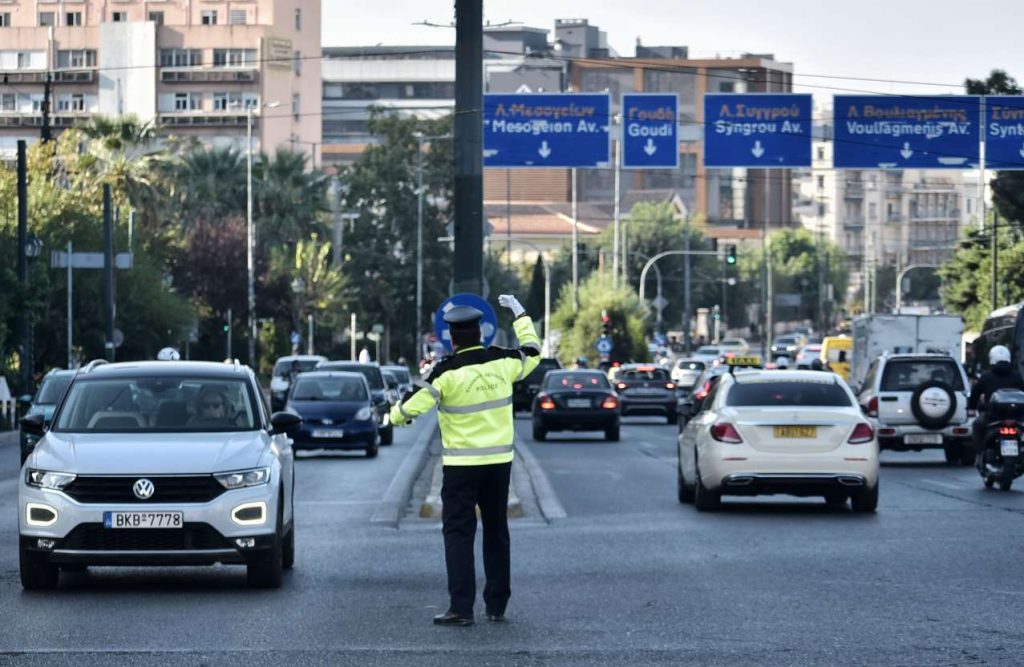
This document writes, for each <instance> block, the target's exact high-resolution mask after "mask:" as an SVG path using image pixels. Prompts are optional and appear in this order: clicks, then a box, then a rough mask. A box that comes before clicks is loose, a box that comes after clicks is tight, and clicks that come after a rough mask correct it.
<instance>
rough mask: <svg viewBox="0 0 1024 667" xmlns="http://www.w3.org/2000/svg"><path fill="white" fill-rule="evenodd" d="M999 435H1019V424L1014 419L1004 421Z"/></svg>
mask: <svg viewBox="0 0 1024 667" xmlns="http://www.w3.org/2000/svg"><path fill="white" fill-rule="evenodd" d="M999 435H1017V424H1016V422H1012V421H1009V420H1007V421H1004V422H1003V423H1002V424H1000V426H999Z"/></svg>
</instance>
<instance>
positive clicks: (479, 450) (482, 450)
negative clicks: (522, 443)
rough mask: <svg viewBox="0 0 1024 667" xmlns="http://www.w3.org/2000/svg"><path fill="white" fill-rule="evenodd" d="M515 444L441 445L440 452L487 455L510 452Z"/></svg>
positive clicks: (461, 454) (458, 454)
mask: <svg viewBox="0 0 1024 667" xmlns="http://www.w3.org/2000/svg"><path fill="white" fill-rule="evenodd" d="M514 448H515V445H500V446H498V447H459V448H452V447H442V448H441V453H442V454H444V455H445V456H489V455H491V454H511V453H512V451H513V449H514Z"/></svg>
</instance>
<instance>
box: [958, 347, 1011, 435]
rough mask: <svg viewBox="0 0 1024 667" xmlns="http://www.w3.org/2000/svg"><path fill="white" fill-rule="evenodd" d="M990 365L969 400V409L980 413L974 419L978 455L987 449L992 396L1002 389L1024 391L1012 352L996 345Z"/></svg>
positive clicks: (972, 390) (973, 388) (991, 355)
mask: <svg viewBox="0 0 1024 667" xmlns="http://www.w3.org/2000/svg"><path fill="white" fill-rule="evenodd" d="M988 365H989V370H987V371H985V372H984V373H982V374H981V377H980V378H978V380H977V382H975V383H974V387H972V388H971V396H970V398H968V399H967V409H968V410H969V411H970V410H978V411H979V413H978V416H977V417H976V418H975V419H974V451H975V452H977V453H981V452H982V451H983V450H984V448H985V429H986V428H987V427H988V418H987V416H986V415H985V414H984V413H985V407H986V405H987V404H988V402H989V401H990V400H991V399H992V394H994V393H995V392H996V391H998V390H1000V389H1024V379H1021V376H1020V373H1018V372H1017V370H1016V369H1015V368H1014V367H1013V364H1012V363H1011V355H1010V350H1009V349H1008V348H1007V347H1006V346H1005V345H996V346H994V347H993V348H992V349H991V350H989V351H988Z"/></svg>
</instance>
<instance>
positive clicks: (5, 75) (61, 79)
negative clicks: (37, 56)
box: [0, 0, 96, 86]
mask: <svg viewBox="0 0 1024 667" xmlns="http://www.w3.org/2000/svg"><path fill="white" fill-rule="evenodd" d="M0 2H2V0H0ZM50 81H51V82H52V83H57V84H61V83H93V82H94V81H96V70H95V69H58V70H53V71H52V72H51V77H50ZM44 83H46V70H6V71H3V72H0V85H4V84H6V85H11V86H17V85H19V84H20V85H25V84H40V85H41V84H44Z"/></svg>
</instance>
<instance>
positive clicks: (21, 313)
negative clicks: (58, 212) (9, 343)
mask: <svg viewBox="0 0 1024 667" xmlns="http://www.w3.org/2000/svg"><path fill="white" fill-rule="evenodd" d="M25 146H26V145H25V140H24V139H19V140H18V284H19V285H20V286H21V294H22V295H26V294H28V257H26V256H25V246H26V245H28V162H27V159H26V153H25V151H26V147H25ZM29 333H30V331H29V321H28V313H26V312H25V308H19V309H18V341H19V342H20V343H21V346H20V347H21V349H20V351H19V356H20V360H19V364H20V365H19V367H18V369H19V371H20V373H19V375H20V383H19V384H20V385H21V387H20V389H19V394H22V395H24V394H31V393H33V392H32V365H31V364H30V363H29V360H30V359H31V357H32V350H31V348H30V347H29Z"/></svg>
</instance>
